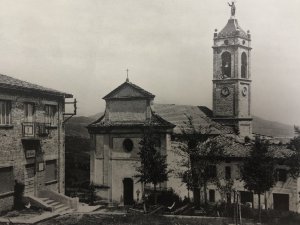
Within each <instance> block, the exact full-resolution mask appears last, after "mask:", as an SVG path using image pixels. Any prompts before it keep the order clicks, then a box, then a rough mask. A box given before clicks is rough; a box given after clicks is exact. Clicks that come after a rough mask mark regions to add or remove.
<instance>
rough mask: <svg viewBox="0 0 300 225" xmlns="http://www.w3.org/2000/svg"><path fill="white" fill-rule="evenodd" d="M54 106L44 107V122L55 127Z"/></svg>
mask: <svg viewBox="0 0 300 225" xmlns="http://www.w3.org/2000/svg"><path fill="white" fill-rule="evenodd" d="M56 111H57V109H56V106H55V105H46V106H45V113H46V117H45V122H46V123H48V124H50V125H51V126H56V125H57V123H56V120H55V114H56Z"/></svg>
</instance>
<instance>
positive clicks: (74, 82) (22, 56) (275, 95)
mask: <svg viewBox="0 0 300 225" xmlns="http://www.w3.org/2000/svg"><path fill="white" fill-rule="evenodd" d="M0 4H1V7H0V53H1V57H0V73H2V74H6V75H10V76H13V77H15V78H19V79H23V80H26V81H29V82H33V83H37V84H40V85H43V86H47V87H51V88H55V89H58V90H62V91H66V92H69V93H72V94H73V95H74V96H75V97H76V98H77V99H78V101H79V103H78V104H79V114H80V115H92V114H95V113H98V112H101V111H103V110H104V108H105V102H104V101H103V100H102V97H103V96H105V95H106V94H107V93H109V92H110V91H111V90H113V89H114V88H116V87H117V86H118V85H120V84H121V83H123V82H124V81H125V79H126V71H125V70H126V69H127V68H128V69H129V70H130V71H129V78H130V81H131V82H133V83H135V84H137V85H139V86H141V87H142V88H144V89H146V90H148V91H150V92H152V93H153V94H155V95H156V98H155V102H156V103H174V104H191V105H204V106H208V107H209V108H211V105H212V82H211V80H212V60H213V51H212V48H211V46H212V44H213V32H214V29H215V28H217V29H218V30H221V29H222V28H223V27H224V26H225V25H226V23H227V20H228V19H229V17H230V8H229V6H228V5H227V1H225V0H51V1H49V0H26V1H24V0H0ZM236 5H237V18H238V20H239V24H240V25H241V27H242V28H243V29H244V30H245V31H247V30H248V29H249V30H250V31H251V34H252V47H253V50H252V80H253V83H252V90H253V94H252V111H253V114H254V115H257V116H261V117H263V118H265V119H270V120H276V121H280V122H284V123H288V124H300V101H299V97H300V72H299V71H300V44H299V43H300V41H299V39H300V24H299V21H300V13H299V12H300V1H299V0H288V1H283V0H280V1H279V0H263V1H260V0H255V1H253V0H238V1H237V3H236Z"/></svg>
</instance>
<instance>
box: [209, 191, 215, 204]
mask: <svg viewBox="0 0 300 225" xmlns="http://www.w3.org/2000/svg"><path fill="white" fill-rule="evenodd" d="M215 195H216V193H215V190H209V202H215V201H216V196H215Z"/></svg>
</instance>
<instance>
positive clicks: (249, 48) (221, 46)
mask: <svg viewBox="0 0 300 225" xmlns="http://www.w3.org/2000/svg"><path fill="white" fill-rule="evenodd" d="M228 47H236V48H245V49H247V50H252V47H248V46H245V45H241V44H234V45H220V46H217V45H213V46H212V48H213V49H217V48H228Z"/></svg>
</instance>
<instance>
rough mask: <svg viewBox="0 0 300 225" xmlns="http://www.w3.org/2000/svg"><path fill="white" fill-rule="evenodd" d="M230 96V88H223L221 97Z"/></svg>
mask: <svg viewBox="0 0 300 225" xmlns="http://www.w3.org/2000/svg"><path fill="white" fill-rule="evenodd" d="M229 94H230V92H229V89H228V87H223V88H222V90H221V95H222V96H224V97H226V96H228V95H229Z"/></svg>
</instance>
